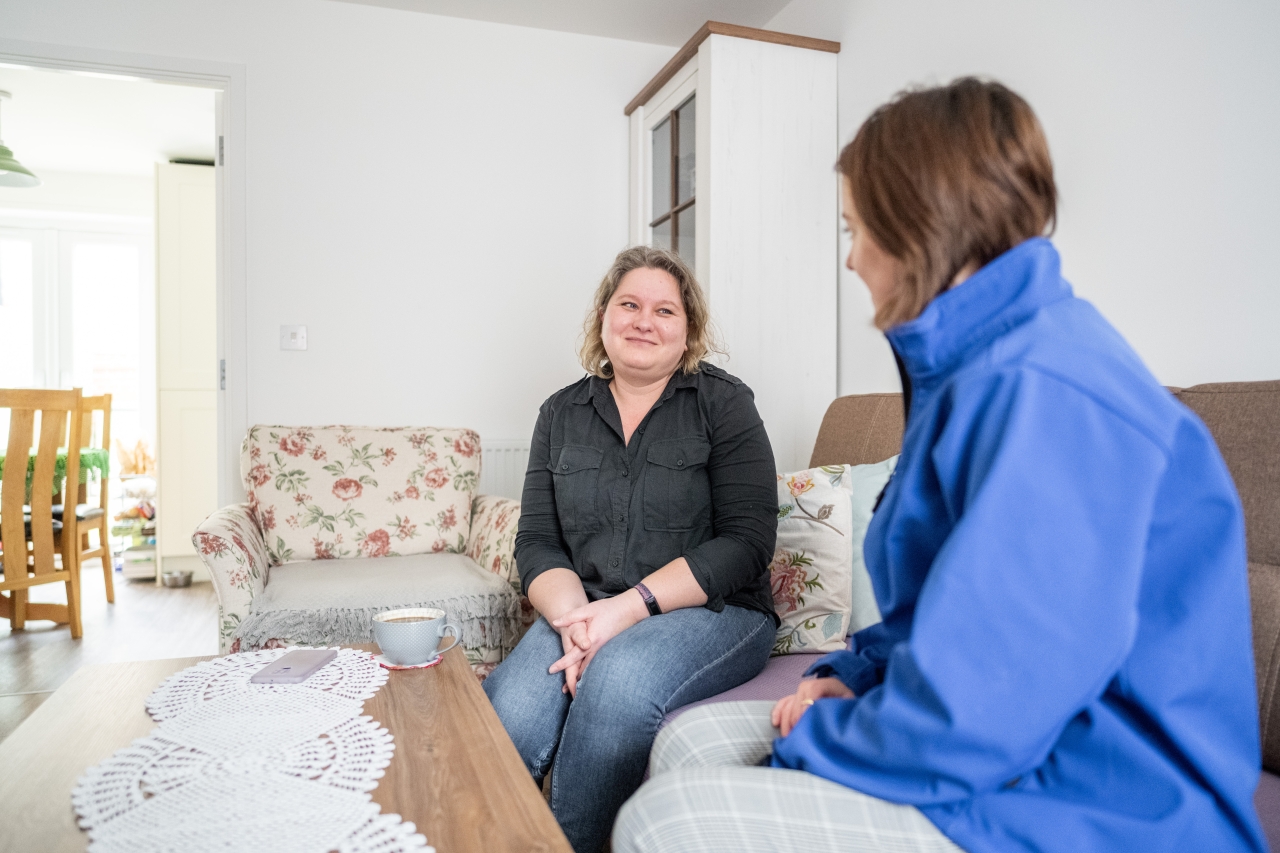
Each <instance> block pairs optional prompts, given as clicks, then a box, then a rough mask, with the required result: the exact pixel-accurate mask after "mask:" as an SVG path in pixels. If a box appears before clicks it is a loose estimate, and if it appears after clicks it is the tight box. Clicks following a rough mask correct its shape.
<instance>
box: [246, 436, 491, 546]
mask: <svg viewBox="0 0 1280 853" xmlns="http://www.w3.org/2000/svg"><path fill="white" fill-rule="evenodd" d="M240 470H241V474H242V476H243V477H244V484H245V489H246V490H247V491H248V493H249V505H250V507H251V508H252V510H253V513H254V516H255V518H256V519H257V521H258V525H259V527H260V528H261V530H262V533H263V538H264V540H265V543H266V549H267V552H268V554H269V555H270V558H271V562H272V564H273V565H280V564H282V563H289V562H295V561H299V560H328V559H337V558H345V557H390V556H407V555H410V554H423V553H431V552H441V551H447V552H451V553H462V552H464V551H465V550H466V546H467V537H468V534H469V533H470V528H471V498H472V495H473V493H474V492H475V489H476V482H477V480H478V479H479V476H480V437H479V436H478V435H476V433H474V432H472V431H471V430H469V429H435V428H430V427H394V428H374V427H348V426H330V427H286V426H264V425H258V426H255V427H253V428H252V429H250V430H249V434H248V436H246V437H245V441H244V445H243V447H242V449H241V454H240Z"/></svg>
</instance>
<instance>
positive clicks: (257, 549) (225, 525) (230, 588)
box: [191, 504, 271, 654]
mask: <svg viewBox="0 0 1280 853" xmlns="http://www.w3.org/2000/svg"><path fill="white" fill-rule="evenodd" d="M191 542H192V544H193V545H195V546H196V552H197V553H198V554H199V555H200V559H201V560H203V561H204V564H205V565H206V566H208V568H209V574H210V575H211V576H212V578H213V590H214V592H215V593H217V596H218V652H219V654H228V653H230V652H235V651H239V637H238V633H239V629H240V623H241V622H242V621H243V620H244V618H245V617H246V616H247V615H248V614H249V608H250V606H251V605H252V604H253V600H254V598H255V597H257V595H258V594H259V593H261V592H262V589H263V587H265V586H266V584H267V571H268V570H269V568H270V566H271V560H270V558H269V557H268V555H267V544H266V541H265V540H264V539H263V536H262V531H261V529H259V527H258V524H257V520H256V519H255V518H254V515H253V511H252V509H250V506H249V504H232V505H231V506H227V507H223V508H222V509H220V510H218V511H217V512H215V513H214V514H213V515H211V516H209V517H208V518H206V519H205V520H204V521H203V522H201V523H200V526H199V527H197V528H196V532H195V533H194V534H192V536H191Z"/></svg>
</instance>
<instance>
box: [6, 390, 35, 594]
mask: <svg viewBox="0 0 1280 853" xmlns="http://www.w3.org/2000/svg"><path fill="white" fill-rule="evenodd" d="M35 423H36V413H35V410H33V409H14V410H13V411H12V412H10V414H9V444H8V448H7V449H6V451H5V455H4V461H5V465H4V480H3V482H0V542H3V543H4V556H3V557H0V559H3V561H4V562H3V563H2V564H0V565H3V567H4V577H5V580H14V579H15V578H18V577H26V574H27V534H26V524H25V523H24V521H23V518H22V505H23V504H24V503H26V502H27V458H28V455H29V454H30V453H31V441H32V438H33V436H34V434H35ZM6 507H9V508H10V509H9V510H8V511H6V510H5V508H6Z"/></svg>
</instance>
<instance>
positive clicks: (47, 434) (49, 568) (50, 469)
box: [31, 409, 67, 575]
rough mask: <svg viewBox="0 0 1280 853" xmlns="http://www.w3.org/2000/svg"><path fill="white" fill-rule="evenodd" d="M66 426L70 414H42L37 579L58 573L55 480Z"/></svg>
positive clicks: (34, 532) (36, 489) (35, 492)
mask: <svg viewBox="0 0 1280 853" xmlns="http://www.w3.org/2000/svg"><path fill="white" fill-rule="evenodd" d="M66 424H67V413H66V412H60V411H55V410H53V409H42V410H41V411H40V443H39V444H38V445H37V447H36V463H35V466H34V468H35V470H34V471H33V472H32V474H31V570H32V571H33V572H34V573H35V574H37V575H42V574H45V573H47V572H53V571H57V567H56V566H55V565H54V562H53V555H54V554H55V553H56V552H55V551H54V547H53V493H54V488H55V486H54V479H53V477H54V471H55V470H56V466H57V463H58V446H59V445H60V444H62V441H63V434H64V431H65V430H66Z"/></svg>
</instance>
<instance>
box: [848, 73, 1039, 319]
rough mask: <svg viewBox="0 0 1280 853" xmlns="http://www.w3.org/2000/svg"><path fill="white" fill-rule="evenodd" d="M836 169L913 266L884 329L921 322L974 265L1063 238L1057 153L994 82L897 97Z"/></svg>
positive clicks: (884, 315) (865, 214)
mask: <svg viewBox="0 0 1280 853" xmlns="http://www.w3.org/2000/svg"><path fill="white" fill-rule="evenodd" d="M836 168H837V169H838V170H839V172H840V174H842V175H843V176H844V177H845V178H847V179H848V181H849V189H850V190H851V192H852V195H853V199H854V204H855V206H856V208H857V212H858V216H859V218H860V219H861V220H862V223H863V225H864V226H865V227H866V229H867V231H868V233H869V235H870V236H871V238H872V239H873V240H874V241H875V242H876V244H878V245H879V246H880V248H882V249H884V250H885V251H886V252H887V253H888V254H890V255H892V256H893V257H895V258H897V259H898V260H899V261H901V262H902V264H903V267H904V271H903V280H902V281H901V282H899V287H897V288H896V291H895V293H894V294H893V295H892V296H891V297H890V298H889V299H888V300H886V301H885V302H884V303H883V304H882V305H880V306H879V307H878V308H877V309H876V317H875V322H876V326H878V327H879V328H881V329H887V328H889V327H890V326H894V325H897V324H898V323H905V322H907V321H908V320H913V319H915V318H916V317H918V316H919V315H920V312H921V311H923V310H924V308H925V306H926V305H928V304H929V302H930V300H932V299H933V298H934V297H935V296H937V295H938V294H939V293H941V292H942V291H944V290H946V289H947V288H948V287H949V286H950V285H951V282H952V281H953V280H954V279H955V277H956V274H957V273H959V272H960V271H961V270H962V269H964V268H965V267H966V266H969V265H970V264H973V265H974V266H977V267H981V266H983V265H985V264H986V263H988V262H989V261H991V260H993V259H994V258H995V257H996V256H997V255H1000V254H1001V253H1003V252H1006V251H1008V250H1009V249H1011V248H1013V247H1014V246H1016V245H1018V244H1019V243H1021V242H1023V241H1024V240H1028V239H1030V238H1032V237H1036V236H1039V235H1047V234H1051V233H1053V227H1054V222H1055V217H1056V215H1057V189H1056V188H1055V186H1054V182H1053V162H1052V160H1050V158H1049V143H1048V142H1047V141H1046V140H1045V136H1044V131H1043V130H1042V129H1041V127H1040V122H1039V121H1037V120H1036V116H1035V113H1033V112H1032V111H1031V107H1030V106H1029V105H1028V104H1027V102H1026V101H1024V100H1023V99H1022V98H1021V97H1019V96H1018V95H1017V94H1016V93H1015V92H1013V91H1012V90H1010V89H1009V88H1007V87H1005V86H1003V85H1001V84H1000V83H996V82H994V81H984V80H979V79H977V78H975V77H962V78H960V79H958V80H955V81H953V82H952V83H950V84H948V85H946V86H937V87H934V88H929V89H915V90H906V91H903V92H900V93H898V94H897V95H896V96H894V98H893V100H891V101H889V103H887V104H884V105H883V106H881V107H880V108H879V109H877V110H876V111H875V112H874V113H872V114H871V117H870V118H868V119H867V120H866V121H865V122H863V124H862V127H861V128H859V129H858V134H857V136H855V137H854V139H853V141H852V142H850V143H849V144H848V145H847V146H845V149H844V150H843V151H842V152H840V160H839V162H838V163H837V165H836Z"/></svg>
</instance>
